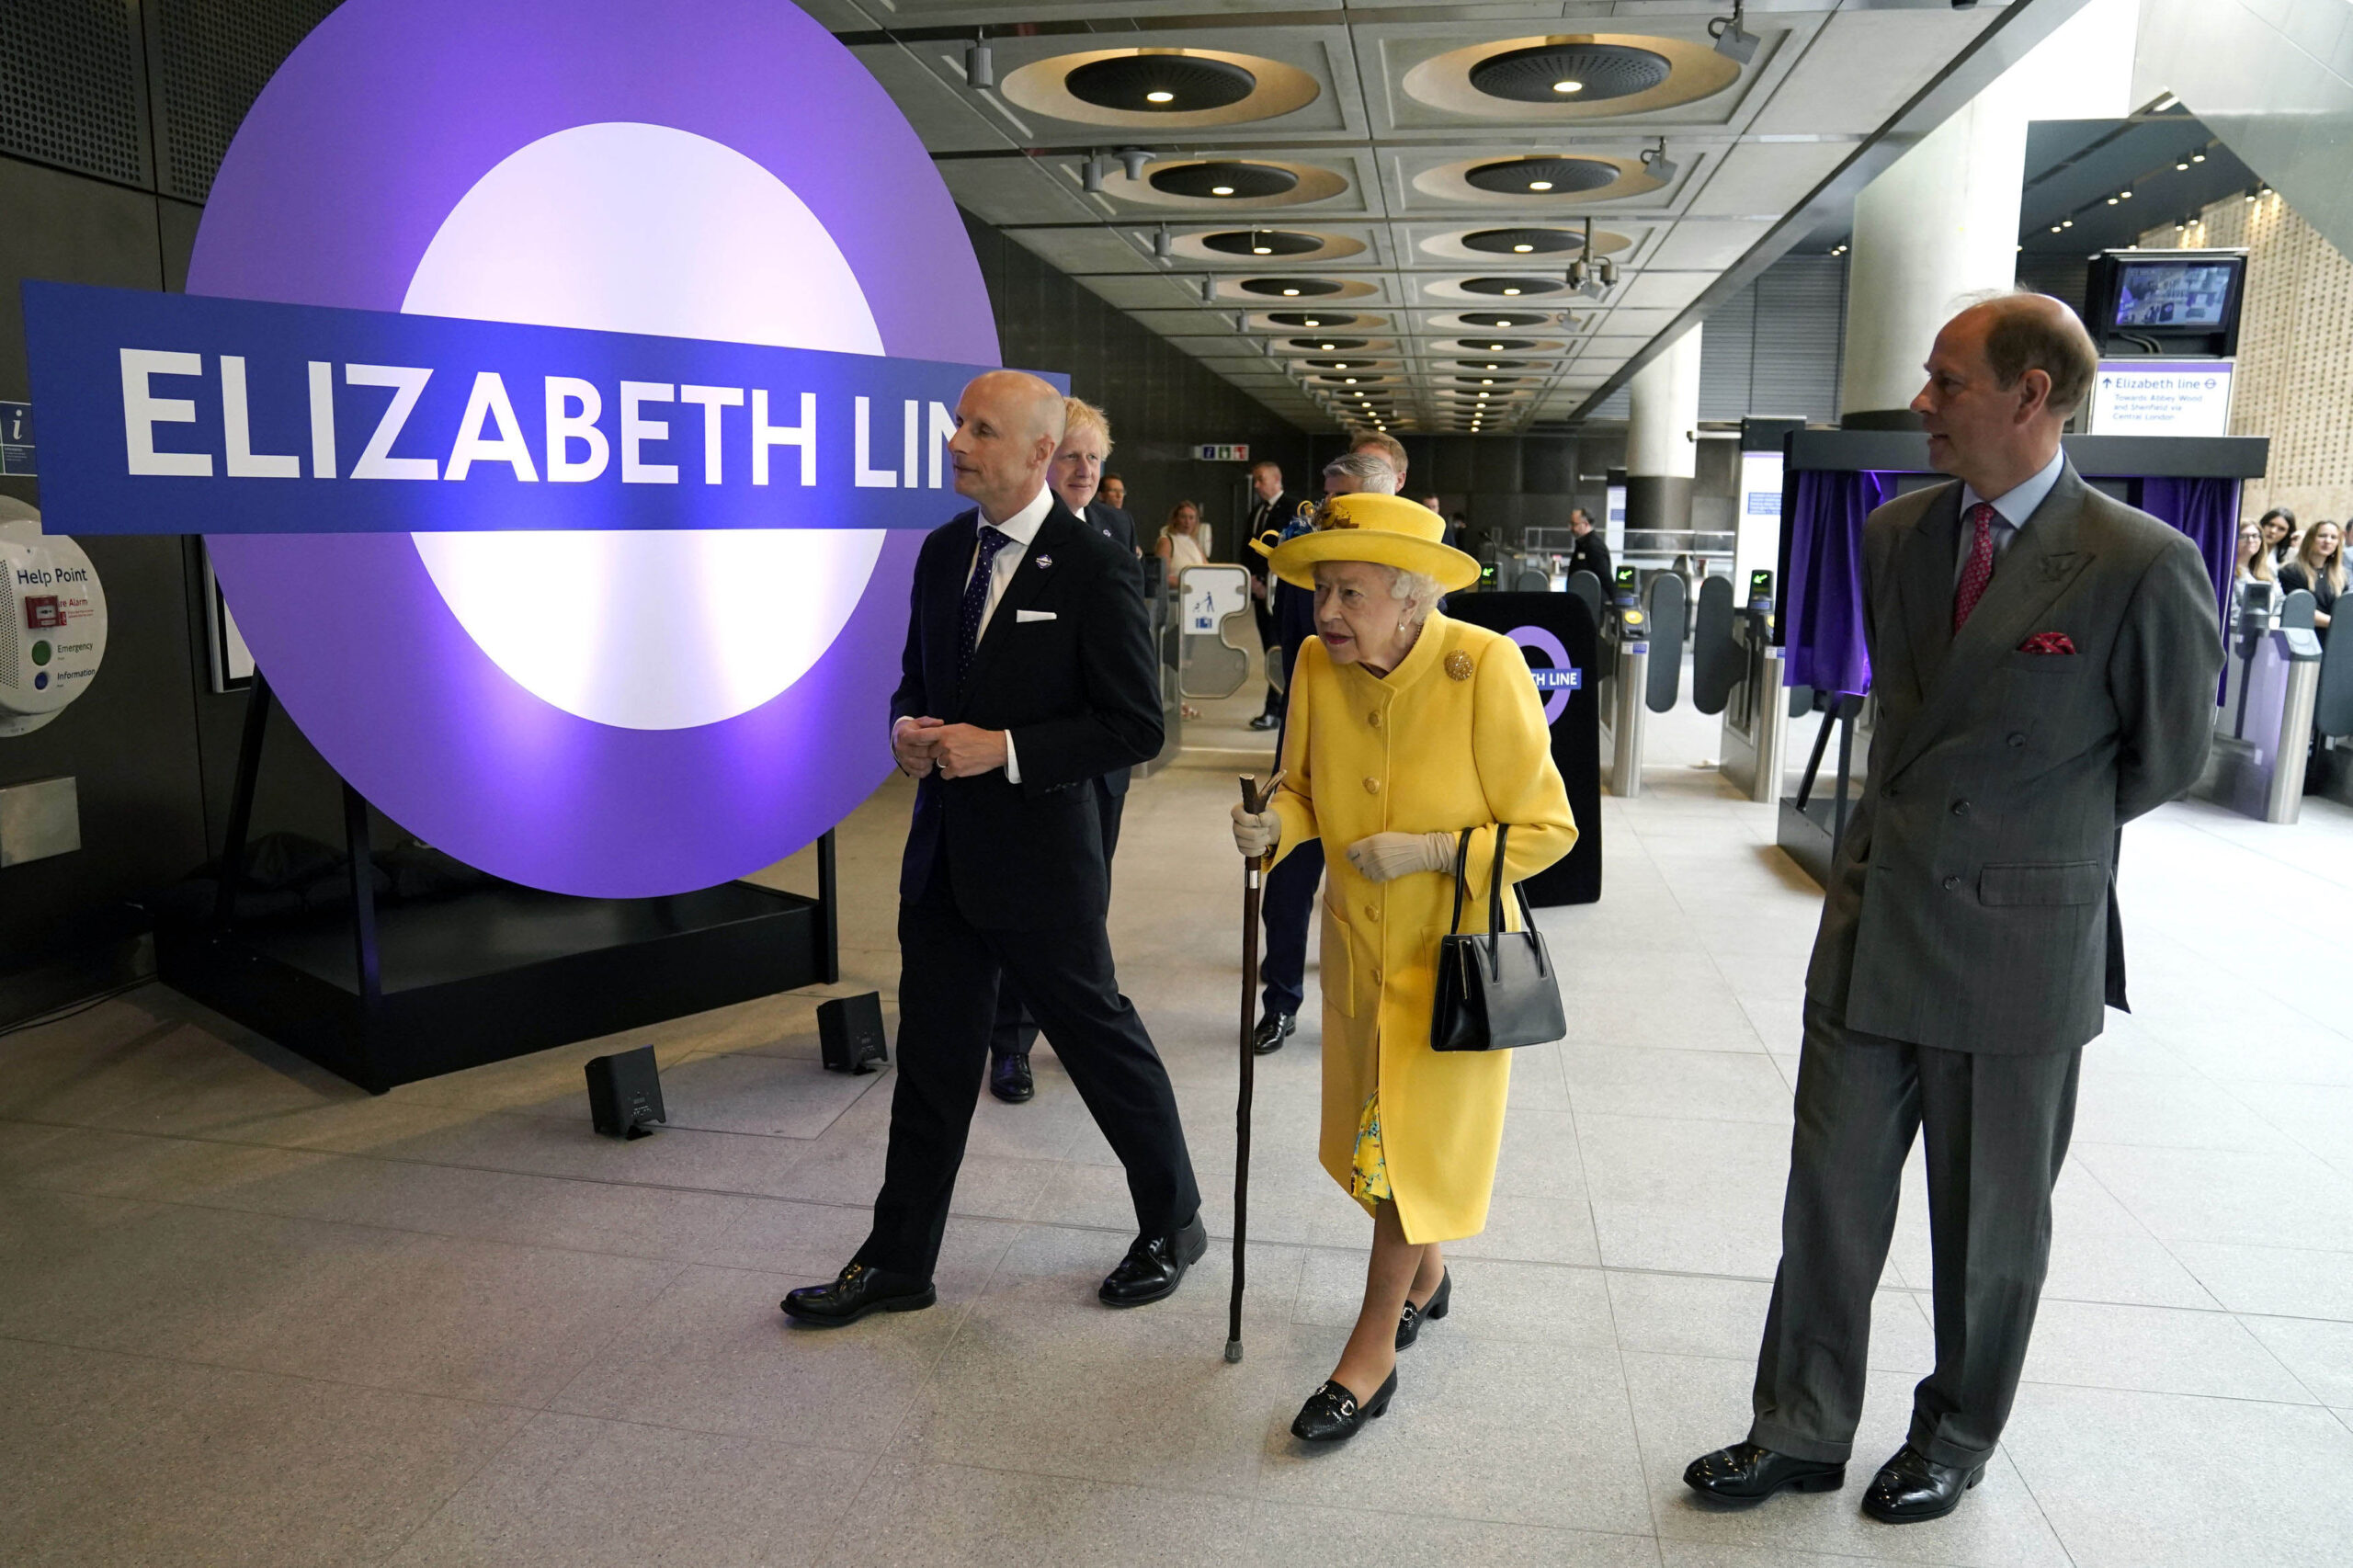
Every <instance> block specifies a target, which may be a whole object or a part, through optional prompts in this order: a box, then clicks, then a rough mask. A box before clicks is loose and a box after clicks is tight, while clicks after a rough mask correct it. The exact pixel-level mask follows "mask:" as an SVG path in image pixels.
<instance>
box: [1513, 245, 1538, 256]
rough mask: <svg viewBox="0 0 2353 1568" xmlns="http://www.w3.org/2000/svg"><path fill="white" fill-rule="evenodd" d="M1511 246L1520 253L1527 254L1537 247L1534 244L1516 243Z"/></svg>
mask: <svg viewBox="0 0 2353 1568" xmlns="http://www.w3.org/2000/svg"><path fill="white" fill-rule="evenodd" d="M1511 248H1512V249H1513V250H1514V251H1516V252H1518V254H1519V255H1521V256H1526V255H1527V254H1528V253H1529V251H1532V250H1534V249H1535V248H1536V247H1535V246H1534V245H1514V246H1512V247H1511Z"/></svg>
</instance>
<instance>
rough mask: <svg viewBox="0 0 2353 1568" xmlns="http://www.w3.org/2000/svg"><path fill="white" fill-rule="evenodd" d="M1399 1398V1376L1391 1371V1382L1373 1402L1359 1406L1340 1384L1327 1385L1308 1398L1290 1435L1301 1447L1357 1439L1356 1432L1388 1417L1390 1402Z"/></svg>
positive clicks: (1382, 1385) (1292, 1425) (1293, 1423)
mask: <svg viewBox="0 0 2353 1568" xmlns="http://www.w3.org/2000/svg"><path fill="white" fill-rule="evenodd" d="M1396 1395H1397V1372H1396V1369H1394V1368H1392V1369H1390V1373H1389V1380H1388V1381H1386V1382H1384V1383H1382V1384H1381V1390H1380V1392H1378V1393H1375V1394H1374V1395H1373V1396H1372V1397H1371V1398H1370V1399H1368V1400H1365V1401H1363V1402H1362V1403H1358V1399H1357V1396H1356V1395H1355V1394H1353V1393H1350V1392H1348V1391H1347V1388H1346V1387H1345V1386H1344V1385H1342V1384H1341V1383H1339V1382H1337V1381H1332V1382H1327V1383H1325V1384H1324V1386H1323V1387H1322V1388H1320V1389H1317V1390H1316V1391H1315V1392H1313V1393H1312V1394H1309V1395H1308V1396H1307V1403H1305V1404H1302V1405H1301V1406H1300V1407H1299V1415H1297V1416H1296V1417H1295V1418H1293V1420H1292V1421H1291V1424H1290V1435H1291V1436H1292V1437H1297V1438H1298V1439H1299V1440H1300V1441H1301V1442H1302V1443H1337V1442H1342V1441H1344V1440H1346V1439H1347V1438H1349V1437H1355V1436H1356V1435H1357V1428H1358V1427H1359V1426H1363V1425H1364V1424H1365V1423H1366V1422H1368V1421H1378V1420H1379V1419H1381V1417H1382V1416H1384V1415H1388V1414H1389V1402H1390V1401H1391V1400H1392V1399H1393V1398H1395V1397H1396Z"/></svg>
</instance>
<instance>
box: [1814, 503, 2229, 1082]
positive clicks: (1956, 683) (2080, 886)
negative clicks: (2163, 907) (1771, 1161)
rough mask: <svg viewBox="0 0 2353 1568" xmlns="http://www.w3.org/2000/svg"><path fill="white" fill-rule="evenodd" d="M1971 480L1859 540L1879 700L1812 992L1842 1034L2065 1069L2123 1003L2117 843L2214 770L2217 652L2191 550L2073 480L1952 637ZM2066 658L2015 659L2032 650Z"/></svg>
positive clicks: (2204, 587)
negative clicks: (2209, 765)
mask: <svg viewBox="0 0 2353 1568" xmlns="http://www.w3.org/2000/svg"><path fill="white" fill-rule="evenodd" d="M1960 512H1961V485H1960V484H1959V483H1952V484H1946V485H1940V486H1938V487H1937V488H1935V489H1931V490H1924V491H1918V492H1915V493H1914V494H1910V495H1904V496H1899V497H1898V498H1897V499H1895V500H1893V501H1891V502H1889V503H1888V504H1887V505H1886V506H1881V508H1879V510H1877V511H1875V512H1873V513H1872V514H1871V515H1870V519H1869V520H1868V521H1867V522H1866V523H1865V524H1864V525H1863V557H1864V571H1865V577H1864V586H1863V619H1864V634H1865V636H1866V638H1867V639H1868V641H1869V645H1870V659H1871V693H1872V696H1873V698H1874V699H1876V701H1877V704H1878V719H1877V724H1876V729H1875V731H1874V733H1873V735H1872V739H1871V749H1870V772H1869V776H1868V778H1866V780H1865V782H1864V789H1863V798H1862V800H1861V801H1860V802H1859V805H1858V806H1857V808H1856V811H1855V814H1854V815H1853V817H1851V818H1850V819H1849V821H1848V824H1847V837H1846V840H1845V842H1844V843H1843V844H1842V845H1841V846H1840V849H1839V856H1838V860H1837V864H1836V866H1834V867H1833V868H1832V871H1831V882H1830V887H1829V890H1828V892H1827V896H1826V897H1825V898H1824V903H1823V911H1822V927H1821V931H1820V933H1819V935H1818V936H1817V937H1815V940H1814V948H1813V964H1812V965H1811V967H1810V968H1809V969H1808V971H1807V974H1806V992H1807V994H1808V995H1810V996H1812V997H1813V998H1814V999H1815V1000H1816V1001H1819V1002H1821V1003H1824V1005H1826V1006H1830V1007H1832V1008H1835V1009H1837V1010H1838V1011H1839V1012H1841V1013H1842V1014H1843V1016H1844V1017H1845V1019H1846V1022H1847V1027H1848V1028H1855V1029H1860V1030H1863V1031H1865V1032H1867V1033H1870V1034H1876V1035H1886V1036H1889V1037H1892V1038H1893V1039H1896V1040H1910V1041H1913V1042H1915V1043H1917V1044H1921V1045H1932V1046H1939V1047H1942V1048H1944V1049H1946V1050H1950V1051H2058V1050H2064V1049H2067V1048H2069V1047H2073V1046H2077V1045H2081V1044H2082V1043H2084V1042H2085V1041H2086V1040H2090V1039H2092V1038H2093V1037H2094V1036H2096V1035H2097V1034H2098V1033H2099V1031H2100V1027H2101V1012H2100V1008H2101V1005H2102V1002H2103V1000H2106V1001H2109V1002H2112V1003H2113V1004H2114V1005H2115V1006H2123V1004H2124V945H2123V937H2122V927H2121V926H2120V924H2119V922H2118V920H2117V917H2116V913H2115V896H2116V894H2115V867H2116V847H2117V844H2118V831H2117V830H2118V828H2119V827H2120V825H2121V824H2124V823H2127V822H2130V821H2131V819H2132V818H2134V817H2137V816H2139V815H2141V814H2142V813H2143V812H2147V811H2150V810H2152V809H2154V808H2155V807H2157V806H2159V805H2162V804H2164V803H2165V801H2170V800H2172V799H2173V798H2174V797H2175V796H2177V795H2178V794H2180V793H2181V792H2182V790H2186V789H2188V787H2189V785H2190V784H2191V783H2193V782H2194V781H2195V780H2196V779H2197V778H2198V775H2199V772H2200V769H2201V768H2202V767H2204V766H2205V761H2206V748H2207V742H2208V740H2209V738H2210V737H2211V734H2212V732H2213V708H2214V682H2215V677H2216V676H2218V675H2219V674H2220V673H2221V672H2222V632H2221V627H2220V623H2219V616H2218V614H2217V610H2216V608H2215V603H2214V585H2213V581H2212V579H2211V578H2210V577H2208V576H2207V574H2206V567H2205V563H2204V562H2203V561H2202V560H2201V559H2200V556H2199V553H2198V548H2197V546H2196V545H2194V544H2192V543H2191V542H2190V540H2189V539H2188V536H2187V535H2185V534H2183V533H2180V532H2178V531H2177V530H2176V529H2174V528H2169V527H2167V526H2166V525H2165V524H2164V523H2162V522H2160V521H2158V520H2157V519H2156V518H2154V517H2151V516H2149V515H2148V514H2147V513H2146V512H2140V511H2135V510H2134V509H2133V508H2131V507H2130V506H2125V505H2124V504H2123V503H2121V502H2119V501H2115V500H2111V499H2110V498H2109V497H2108V496H2106V495H2104V494H2100V493H2099V492H2098V491H2097V490H2094V489H2092V488H2091V487H2090V486H2089V485H2087V484H2086V483H2084V482H2083V480H2082V479H2081V478H2080V477H2078V476H2077V474H2076V472H2075V465H2074V464H2073V463H2070V464H2068V465H2067V467H2066V468H2065V469H2064V470H2063V472H2062V473H2061V475H2060V478H2059V483H2057V484H2055V485H2054V486H2052V491H2051V494H2050V495H2049V496H2048V497H2047V498H2046V499H2045V500H2044V501H2043V503H2042V505H2041V506H2040V507H2038V508H2037V509H2036V511H2035V513H2034V516H2033V517H2030V518H2029V519H2028V522H2027V526H2026V527H2025V528H2024V529H2022V530H2021V531H2020V532H2019V534H2018V537H2017V539H2016V540H2014V541H2013V542H2012V544H2011V546H2010V548H2009V550H2008V551H2007V552H2006V553H2005V554H2004V555H2003V557H2002V559H2001V562H2000V564H1999V565H1998V566H1997V567H1996V568H1995V573H1994V580H1993V583H1992V584H1991V585H1989V586H1988V587H1987V588H1986V590H1985V597H1984V598H1983V599H1981V600H1980V601H1978V605H1977V608H1976V610H1975V612H1974V613H1973V614H1972V616H1971V617H1970V619H1969V624H1968V625H1967V626H1966V627H1964V628H1963V629H1962V631H1961V634H1960V635H1959V636H1958V637H1956V636H1955V635H1954V634H1953V631H1952V607H1953V581H1954V576H1955V574H1956V571H1955V569H1956V567H1957V565H1958V563H1959V561H1960V548H1961V517H1960ZM2044 631H2055V632H2062V633H2064V634H2065V635H2066V636H2067V637H2068V638H2069V639H2070V640H2072V642H2074V644H2075V653H2071V654H2070V653H2020V652H2018V651H2017V650H2018V646H2019V644H2020V643H2022V642H2025V641H2026V640H2027V639H2028V638H2029V637H2032V636H2034V635H2035V634H2036V633H2038V632H2044Z"/></svg>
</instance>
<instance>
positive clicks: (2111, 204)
mask: <svg viewBox="0 0 2353 1568" xmlns="http://www.w3.org/2000/svg"><path fill="white" fill-rule="evenodd" d="M2116 203H2117V198H2115V197H2113V196H2111V197H2109V199H2108V204H2109V206H2110V207H2113V206H2115V205H2116Z"/></svg>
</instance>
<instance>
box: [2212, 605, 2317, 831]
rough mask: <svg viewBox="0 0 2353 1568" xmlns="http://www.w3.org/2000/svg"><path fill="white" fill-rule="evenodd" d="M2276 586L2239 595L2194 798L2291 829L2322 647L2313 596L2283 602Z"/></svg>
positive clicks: (2300, 787)
mask: <svg viewBox="0 0 2353 1568" xmlns="http://www.w3.org/2000/svg"><path fill="white" fill-rule="evenodd" d="M2272 587H2273V585H2271V584H2268V583H2255V584H2249V585H2246V587H2245V589H2244V590H2243V591H2242V592H2241V594H2240V597H2239V610H2238V615H2237V618H2236V621H2235V623H2234V625H2233V627H2232V629H2231V642H2230V647H2229V649H2228V654H2229V657H2228V659H2227V660H2226V662H2225V665H2224V669H2223V677H2224V683H2225V684H2224V687H2223V692H2222V707H2221V708H2220V709H2219V710H2217V711H2216V714H2215V722H2214V744H2213V749H2212V750H2211V752H2210V753H2209V754H2208V756H2207V759H2206V773H2205V777H2204V778H2200V780H2199V782H2198V785H2197V787H2196V789H2195V790H2193V791H2192V793H2194V794H2196V795H2198V796H2199V797H2200V798H2201V799H2204V800H2209V801H2215V802H2217V803H2218V804H2221V805H2225V806H2228V807H2230V808H2231V809H2232V810H2233V811H2235V812H2242V813H2244V814H2245V815H2247V816H2251V817H2254V818H2256V819H2257V820H2258V821H2261V822H2269V823H2282V824H2285V823H2292V822H2294V821H2295V820H2296V817H2297V814H2298V812H2300V811H2301V810H2302V806H2303V798H2304V767H2305V761H2306V758H2307V757H2308V756H2309V755H2310V753H2311V748H2312V740H2313V709H2314V706H2315V703H2316V701H2317V699H2318V697H2319V694H2320V676H2321V642H2320V638H2319V636H2318V634H2316V633H2315V632H2314V631H2313V608H2315V607H2314V605H2313V597H2312V595H2310V594H2308V593H2305V592H2304V591H2303V590H2302V589H2301V588H2300V589H2298V590H2297V591H2296V592H2294V593H2291V594H2290V595H2288V596H2287V597H2286V598H2285V599H2284V600H2280V601H2279V607H2278V611H2277V619H2276V620H2275V619H2274V610H2273V603H2274V600H2273V595H2272V592H2271V591H2270V590H2271V589H2272Z"/></svg>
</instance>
